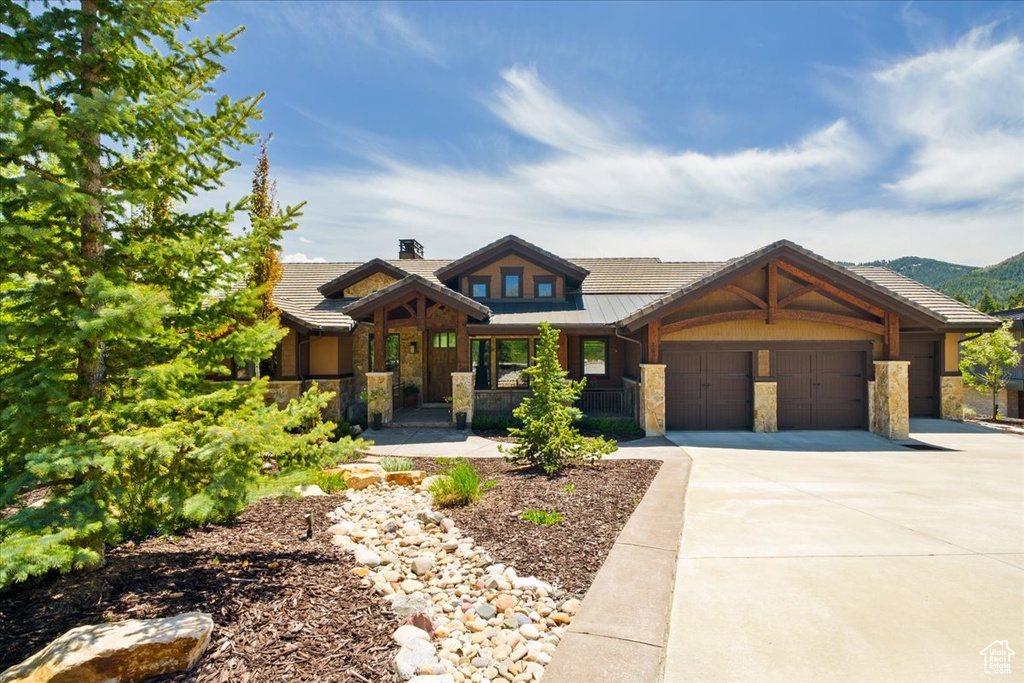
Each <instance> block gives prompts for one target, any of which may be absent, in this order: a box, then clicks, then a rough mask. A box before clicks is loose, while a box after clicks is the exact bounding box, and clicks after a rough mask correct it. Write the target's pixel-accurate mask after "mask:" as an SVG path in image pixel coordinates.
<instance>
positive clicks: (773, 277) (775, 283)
mask: <svg viewBox="0 0 1024 683" xmlns="http://www.w3.org/2000/svg"><path fill="white" fill-rule="evenodd" d="M777 264H778V262H777V261H772V262H771V263H769V264H768V268H767V269H766V270H767V277H768V318H767V322H768V324H769V325H771V324H772V323H774V322H775V315H776V313H775V312H776V310H778V308H779V268H778V265H777Z"/></svg>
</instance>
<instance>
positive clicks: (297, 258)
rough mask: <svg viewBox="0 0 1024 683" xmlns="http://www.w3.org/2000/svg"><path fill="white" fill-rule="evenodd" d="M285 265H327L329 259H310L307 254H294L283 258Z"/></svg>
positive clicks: (320, 257) (318, 257)
mask: <svg viewBox="0 0 1024 683" xmlns="http://www.w3.org/2000/svg"><path fill="white" fill-rule="evenodd" d="M281 260H282V261H284V262H285V263H327V259H325V258H324V257H322V256H317V257H315V258H310V257H308V256H306V255H305V254H302V253H299V252H296V253H294V254H285V255H284V256H283V257H282V258H281Z"/></svg>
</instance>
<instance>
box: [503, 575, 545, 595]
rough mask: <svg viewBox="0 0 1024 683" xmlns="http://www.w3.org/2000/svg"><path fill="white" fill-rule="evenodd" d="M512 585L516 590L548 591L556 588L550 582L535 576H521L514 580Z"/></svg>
mask: <svg viewBox="0 0 1024 683" xmlns="http://www.w3.org/2000/svg"><path fill="white" fill-rule="evenodd" d="M512 587H513V588H515V589H516V590H533V591H536V590H543V591H545V592H547V593H550V592H551V591H553V590H554V588H552V587H551V584H550V583H547V582H545V581H541V580H540V579H538V578H537V577H535V576H521V577H519V578H517V579H516V580H515V581H513V582H512Z"/></svg>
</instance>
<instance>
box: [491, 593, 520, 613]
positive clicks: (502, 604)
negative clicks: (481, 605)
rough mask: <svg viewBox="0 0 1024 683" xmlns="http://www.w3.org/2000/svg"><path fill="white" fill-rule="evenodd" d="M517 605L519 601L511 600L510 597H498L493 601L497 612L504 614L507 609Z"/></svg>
mask: <svg viewBox="0 0 1024 683" xmlns="http://www.w3.org/2000/svg"><path fill="white" fill-rule="evenodd" d="M518 604H519V601H518V600H516V599H515V598H513V597H512V596H511V595H499V596H498V599H497V600H495V601H494V605H495V607H497V608H498V611H499V612H504V611H505V610H507V609H512V608H514V607H515V606H516V605H518Z"/></svg>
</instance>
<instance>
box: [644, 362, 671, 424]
mask: <svg viewBox="0 0 1024 683" xmlns="http://www.w3.org/2000/svg"><path fill="white" fill-rule="evenodd" d="M640 406H641V411H642V412H641V426H642V427H643V428H644V433H645V434H646V435H647V436H664V435H665V366H664V365H660V364H653V363H641V364H640Z"/></svg>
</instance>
